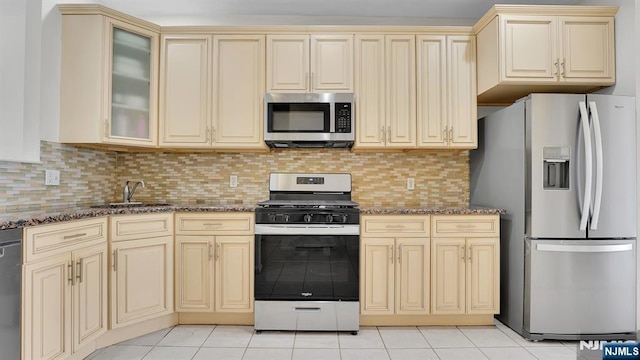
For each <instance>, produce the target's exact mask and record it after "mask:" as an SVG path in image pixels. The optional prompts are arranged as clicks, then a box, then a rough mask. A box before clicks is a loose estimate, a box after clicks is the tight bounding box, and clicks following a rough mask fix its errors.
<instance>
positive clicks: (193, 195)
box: [117, 149, 469, 207]
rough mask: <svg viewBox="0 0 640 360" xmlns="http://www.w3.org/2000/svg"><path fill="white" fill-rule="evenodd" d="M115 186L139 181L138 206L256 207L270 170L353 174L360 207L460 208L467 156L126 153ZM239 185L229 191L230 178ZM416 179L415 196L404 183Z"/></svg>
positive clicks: (306, 152) (464, 199)
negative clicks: (141, 182)
mask: <svg viewBox="0 0 640 360" xmlns="http://www.w3.org/2000/svg"><path fill="white" fill-rule="evenodd" d="M117 158H118V159H117V167H118V171H117V176H118V183H119V184H121V183H124V181H126V180H129V179H142V180H144V181H145V182H146V183H147V188H145V189H138V191H137V192H136V194H135V196H134V198H135V199H136V200H137V201H155V202H168V203H183V204H206V203H222V204H245V205H249V204H255V203H256V202H258V201H261V200H265V199H267V198H268V196H269V186H268V178H269V173H271V172H309V173H323V172H324V173H333V172H347V173H351V174H352V181H353V194H352V196H353V199H354V200H355V201H357V202H359V203H360V204H362V205H365V206H407V207H411V206H429V207H461V206H466V205H467V203H468V192H469V153H468V152H448V151H441V152H415V153H353V152H350V151H348V150H344V149H342V150H338V149H295V150H278V151H274V152H271V153H267V154H224V153H218V154H202V153H200V154H184V153H142V154H139V153H138V154H133V153H124V154H121V153H119V154H118V157H117ZM232 174H235V175H237V176H238V187H237V188H231V187H229V176H230V175H232ZM408 177H412V178H414V179H415V190H407V189H406V179H407V178H408Z"/></svg>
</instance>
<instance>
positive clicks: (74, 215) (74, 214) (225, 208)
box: [0, 204, 505, 230]
mask: <svg viewBox="0 0 640 360" xmlns="http://www.w3.org/2000/svg"><path fill="white" fill-rule="evenodd" d="M255 209H256V206H255V205H241V204H238V205H228V204H224V205H221V204H203V205H172V204H148V205H145V204H140V205H128V206H108V205H101V206H95V207H64V208H48V209H41V210H33V211H23V212H13V213H9V214H2V215H0V230H5V229H15V228H23V227H27V226H36V225H43V224H53V223H57V222H63V221H70V220H79V219H86V218H92V217H98V216H107V215H124V214H151V213H166V212H253V211H255ZM360 210H361V214H362V215H411V214H415V215H418V214H424V215H499V214H504V213H505V211H504V210H501V209H491V208H482V207H461V208H443V207H411V206H406V207H404V206H398V207H372V206H361V207H360Z"/></svg>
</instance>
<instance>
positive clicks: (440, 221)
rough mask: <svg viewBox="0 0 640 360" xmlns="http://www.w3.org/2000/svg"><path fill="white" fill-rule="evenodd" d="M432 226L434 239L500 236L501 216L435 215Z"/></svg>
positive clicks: (432, 218)
mask: <svg viewBox="0 0 640 360" xmlns="http://www.w3.org/2000/svg"><path fill="white" fill-rule="evenodd" d="M431 226H432V228H433V233H432V234H431V235H432V236H433V237H497V236H500V216H499V215H434V216H432V217H431Z"/></svg>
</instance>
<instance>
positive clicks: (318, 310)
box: [293, 307, 322, 312]
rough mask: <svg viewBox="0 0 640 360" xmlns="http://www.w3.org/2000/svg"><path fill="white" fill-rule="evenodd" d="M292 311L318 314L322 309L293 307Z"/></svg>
mask: <svg viewBox="0 0 640 360" xmlns="http://www.w3.org/2000/svg"><path fill="white" fill-rule="evenodd" d="M293 311H304V312H320V311H322V309H320V308H319V307H294V308H293Z"/></svg>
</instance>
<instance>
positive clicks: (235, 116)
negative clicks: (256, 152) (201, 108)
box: [213, 35, 266, 149]
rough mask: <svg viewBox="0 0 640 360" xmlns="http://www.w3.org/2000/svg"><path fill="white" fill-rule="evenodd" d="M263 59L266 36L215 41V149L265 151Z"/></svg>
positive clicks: (224, 38)
mask: <svg viewBox="0 0 640 360" xmlns="http://www.w3.org/2000/svg"><path fill="white" fill-rule="evenodd" d="M264 56H265V55H264V36H261V35H255V36H231V35H228V36H215V37H214V55H213V68H214V69H215V72H214V79H213V83H214V91H213V109H214V110H213V111H214V124H215V125H214V128H213V131H214V133H213V141H214V143H213V146H214V147H216V148H248V147H249V148H258V149H262V148H266V147H265V145H264V142H263V141H262V140H263V138H264V134H263V129H264V124H263V123H264V120H263V111H264V109H263V106H262V103H263V97H264V66H265V65H264V64H265V57H264Z"/></svg>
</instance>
